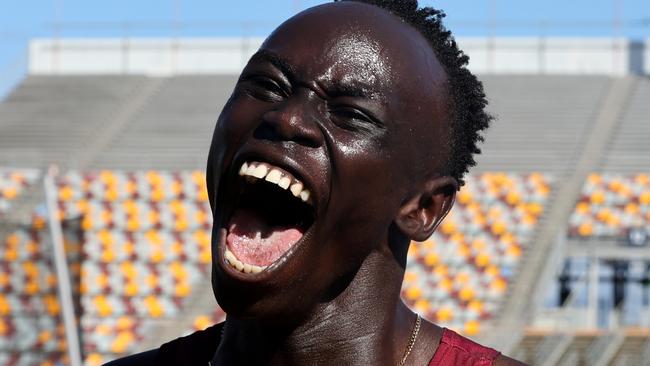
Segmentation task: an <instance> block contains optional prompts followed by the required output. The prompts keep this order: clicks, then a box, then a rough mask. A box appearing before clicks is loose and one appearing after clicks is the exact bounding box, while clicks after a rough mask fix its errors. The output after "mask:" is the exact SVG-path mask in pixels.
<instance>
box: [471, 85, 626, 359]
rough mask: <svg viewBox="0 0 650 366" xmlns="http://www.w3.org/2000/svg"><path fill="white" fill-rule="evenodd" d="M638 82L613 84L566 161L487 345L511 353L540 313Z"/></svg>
mask: <svg viewBox="0 0 650 366" xmlns="http://www.w3.org/2000/svg"><path fill="white" fill-rule="evenodd" d="M635 84H636V79H635V78H632V77H623V78H617V79H612V80H611V83H610V86H609V88H608V90H607V93H606V95H604V96H603V98H602V102H601V103H600V108H598V110H597V114H596V115H595V116H594V117H593V118H594V123H593V124H592V125H591V126H589V127H590V128H589V130H587V131H584V138H583V139H582V140H581V141H580V143H579V145H578V149H576V153H575V155H574V156H569V157H567V158H566V160H567V165H566V170H564V171H563V172H562V173H563V174H560V175H559V176H558V177H557V179H556V182H557V183H556V190H555V194H554V195H553V197H552V198H551V202H549V205H548V209H547V210H546V214H545V216H544V217H543V218H542V221H541V222H540V225H539V226H538V229H537V232H536V233H535V234H534V238H533V240H532V243H534V244H533V245H532V246H531V247H530V250H528V251H527V253H526V254H525V256H524V258H523V262H522V265H521V266H519V268H520V269H525V270H520V273H518V275H517V276H515V278H517V281H516V282H515V284H514V286H512V287H511V290H509V291H511V292H510V293H508V295H507V299H506V303H505V304H504V306H503V308H502V309H501V312H500V314H499V316H498V317H497V319H495V322H494V325H495V328H494V330H493V331H492V332H490V333H491V334H493V335H491V334H486V335H485V336H484V338H482V339H481V341H483V342H485V343H487V344H490V345H492V346H494V347H496V348H497V349H501V350H503V351H504V353H506V354H509V353H512V351H513V350H514V347H515V346H516V345H517V343H518V342H519V341H520V340H521V338H522V332H521V329H523V326H525V325H526V323H527V322H528V321H529V320H530V319H532V316H533V315H534V314H535V311H536V307H537V305H538V304H539V303H540V297H541V295H542V289H543V288H545V285H546V284H547V283H548V281H549V280H550V279H551V277H552V275H553V273H554V268H553V267H554V265H555V263H554V261H553V260H552V259H553V256H552V254H553V253H554V250H555V249H556V248H555V247H554V246H555V245H556V244H557V243H558V240H557V237H558V234H560V233H564V232H565V231H566V223H567V222H568V220H569V217H570V215H571V213H572V212H573V208H574V204H575V197H578V195H579V194H580V192H581V189H582V186H583V184H584V182H585V180H586V178H587V176H588V174H589V173H590V172H592V171H594V170H595V169H597V168H598V166H599V165H600V163H601V161H602V160H603V159H604V156H605V153H606V151H607V146H608V145H609V143H610V139H611V138H612V137H611V136H612V135H613V132H614V129H615V128H616V127H617V126H618V124H619V123H620V120H621V118H622V115H623V113H624V111H625V110H626V108H627V105H628V100H629V98H630V96H631V94H632V92H633V91H634V87H635Z"/></svg>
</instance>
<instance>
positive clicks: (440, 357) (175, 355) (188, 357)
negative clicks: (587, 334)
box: [155, 323, 500, 366]
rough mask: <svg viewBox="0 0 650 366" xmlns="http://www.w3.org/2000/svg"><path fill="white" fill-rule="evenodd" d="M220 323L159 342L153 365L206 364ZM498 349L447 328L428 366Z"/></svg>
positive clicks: (461, 363) (461, 364)
mask: <svg viewBox="0 0 650 366" xmlns="http://www.w3.org/2000/svg"><path fill="white" fill-rule="evenodd" d="M222 327H223V323H220V324H216V325H214V326H212V327H210V328H208V329H206V330H202V331H198V332H195V333H193V334H190V335H189V336H186V337H181V338H177V339H175V340H173V341H171V342H168V343H165V344H164V345H162V346H161V347H160V348H159V349H158V352H157V354H156V363H155V364H156V365H170V366H172V365H199V366H201V365H207V363H208V361H209V360H210V359H212V356H213V355H214V353H215V352H216V347H217V346H218V345H219V341H220V340H221V329H222ZM499 354H500V353H499V352H498V351H496V350H494V349H492V348H488V347H484V346H481V345H480V344H478V343H476V342H473V341H471V340H469V339H467V338H465V337H463V336H460V335H458V334H456V333H455V332H454V331H452V330H449V329H446V328H445V329H443V332H442V337H441V339H440V345H439V346H438V349H437V350H436V353H435V354H434V355H433V358H432V359H431V362H429V366H490V365H492V363H493V361H494V360H495V359H496V358H497V356H499Z"/></svg>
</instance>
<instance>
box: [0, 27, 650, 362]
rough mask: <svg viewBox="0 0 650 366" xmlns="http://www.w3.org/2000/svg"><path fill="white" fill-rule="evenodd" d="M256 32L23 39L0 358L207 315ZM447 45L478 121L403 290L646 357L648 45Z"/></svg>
mask: <svg viewBox="0 0 650 366" xmlns="http://www.w3.org/2000/svg"><path fill="white" fill-rule="evenodd" d="M260 41H261V40H259V39H200V40H198V39H170V40H165V39H156V40H148V39H139V40H132V41H130V42H129V44H128V47H125V45H124V43H123V41H122V40H118V39H116V40H111V39H107V40H101V41H100V40H96V39H95V40H93V39H58V40H48V39H37V40H33V41H32V43H31V45H30V53H29V61H28V62H29V63H28V64H29V72H28V73H27V75H26V76H25V77H24V78H23V79H22V80H21V81H20V82H19V83H18V85H16V86H15V87H14V88H13V89H12V90H11V91H10V92H9V93H8V95H7V96H6V97H5V99H4V100H2V102H1V103H0V365H21V366H22V365H52V366H53V365H76V364H75V362H76V359H78V360H80V361H81V363H82V364H83V365H88V366H92V365H100V364H102V363H103V362H106V361H108V360H111V359H113V358H117V357H119V356H122V355H126V354H131V353H134V352H138V351H142V350H145V349H150V348H153V347H157V346H159V345H160V344H162V343H163V342H165V341H167V340H170V339H173V338H175V337H177V336H179V335H181V334H182V333H189V332H191V331H194V330H196V329H203V328H205V327H207V326H209V325H211V324H213V323H215V322H219V321H221V320H223V319H224V317H225V314H224V313H223V312H222V311H221V310H220V309H219V307H218V306H217V304H216V302H215V300H214V297H213V295H212V288H211V285H210V230H211V224H212V218H211V213H210V209H209V204H208V202H207V192H206V186H205V175H204V172H203V169H204V167H205V162H206V158H207V153H208V147H209V144H210V140H211V135H212V130H213V128H214V123H215V121H216V118H217V116H218V114H219V112H220V110H221V108H222V106H223V104H224V103H225V102H226V100H227V98H228V96H229V94H230V92H231V90H232V87H233V86H234V84H235V82H236V78H237V73H238V71H239V70H240V69H241V67H242V65H243V64H244V63H245V61H246V59H247V57H248V56H249V55H250V54H251V53H252V52H253V51H254V50H255V49H256V47H257V46H258V45H259V43H260ZM460 43H461V46H463V47H464V48H466V49H467V52H468V53H469V55H470V56H471V57H472V64H471V67H472V68H473V69H474V70H475V71H476V72H477V73H478V74H479V76H480V78H481V79H482V80H483V81H484V84H485V88H486V92H487V95H488V96H489V98H490V107H489V108H490V112H491V113H493V114H494V115H495V116H496V117H497V119H496V122H495V123H494V124H493V127H492V128H491V129H490V130H489V131H488V132H487V133H486V142H485V144H484V145H482V150H483V154H482V155H481V156H480V157H479V158H478V165H477V167H476V168H475V169H474V170H473V171H472V173H471V174H470V175H469V177H468V179H467V184H466V186H465V187H463V188H462V189H461V191H460V192H459V193H458V196H457V201H456V206H455V207H454V209H453V210H452V212H451V214H450V215H449V217H448V218H447V219H446V220H445V221H444V222H443V224H442V225H441V227H440V228H439V230H438V232H436V233H435V234H434V236H432V237H431V238H430V239H429V240H427V241H425V242H423V243H418V244H416V245H413V246H412V247H411V250H410V252H409V255H408V267H407V271H406V275H405V280H404V287H403V291H402V296H403V298H404V300H405V301H406V303H407V304H408V305H409V306H410V307H412V308H413V309H414V310H415V311H417V312H419V313H420V314H421V315H422V316H424V317H426V318H428V319H430V320H432V321H435V322H437V323H439V324H441V325H443V326H446V327H449V328H452V329H454V330H457V331H459V332H461V333H463V334H465V335H467V336H469V337H472V338H475V339H478V340H480V341H481V342H484V343H486V344H489V345H492V346H494V347H497V348H499V349H502V350H504V353H506V354H509V355H512V356H513V357H515V358H518V359H521V360H523V361H525V362H527V363H529V364H531V365H549V366H550V365H643V364H648V362H649V361H648V360H650V239H649V236H650V231H648V227H650V158H648V157H649V156H650V144H649V143H648V141H649V138H650V123H649V122H650V120H648V116H649V115H650V105H649V104H648V101H649V100H650V79H649V78H648V75H649V74H650V41H649V42H645V43H632V42H627V41H626V40H619V39H614V40H611V39H595V40H594V39H590V40H582V39H577V38H576V39H560V38H557V39H545V40H543V45H542V40H541V39H535V38H530V39H508V38H502V39H497V40H496V41H495V42H494V43H489V42H487V43H486V42H485V40H482V39H476V38H474V39H471V38H468V39H460ZM639 44H640V45H641V46H639ZM52 165H56V168H54V167H52Z"/></svg>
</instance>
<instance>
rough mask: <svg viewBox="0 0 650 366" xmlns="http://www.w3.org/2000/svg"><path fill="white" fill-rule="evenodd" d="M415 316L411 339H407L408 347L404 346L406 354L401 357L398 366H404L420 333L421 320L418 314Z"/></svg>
mask: <svg viewBox="0 0 650 366" xmlns="http://www.w3.org/2000/svg"><path fill="white" fill-rule="evenodd" d="M415 315H416V316H417V317H416V318H415V326H414V327H413V331H412V332H411V339H409V344H408V346H406V352H404V357H402V361H401V362H400V363H399V366H404V364H405V363H406V359H407V358H408V357H409V355H410V354H411V350H412V349H413V346H414V345H415V340H416V339H417V338H418V333H420V323H422V319H421V318H420V314H415Z"/></svg>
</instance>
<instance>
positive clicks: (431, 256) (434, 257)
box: [424, 252, 440, 267]
mask: <svg viewBox="0 0 650 366" xmlns="http://www.w3.org/2000/svg"><path fill="white" fill-rule="evenodd" d="M439 260H440V257H439V256H438V253H436V252H430V253H427V255H426V256H425V257H424V263H425V264H426V265H427V266H429V267H433V266H435V265H436V264H438V261H439Z"/></svg>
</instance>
